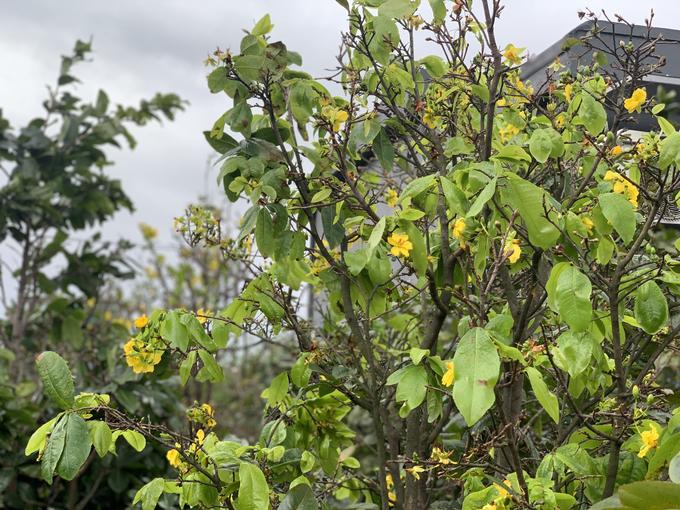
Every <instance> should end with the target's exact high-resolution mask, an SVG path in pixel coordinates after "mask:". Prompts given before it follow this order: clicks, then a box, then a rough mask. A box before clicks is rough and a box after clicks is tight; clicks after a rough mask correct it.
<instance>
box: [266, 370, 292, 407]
mask: <svg viewBox="0 0 680 510" xmlns="http://www.w3.org/2000/svg"><path fill="white" fill-rule="evenodd" d="M288 385H289V382H288V373H287V372H283V373H281V374H279V375H277V376H276V377H275V378H274V380H273V381H272V383H271V385H270V386H269V407H274V406H276V405H277V404H278V403H279V402H282V401H283V399H284V398H286V395H287V394H288Z"/></svg>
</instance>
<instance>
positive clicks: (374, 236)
mask: <svg viewBox="0 0 680 510" xmlns="http://www.w3.org/2000/svg"><path fill="white" fill-rule="evenodd" d="M386 224H387V218H386V217H385V216H383V217H382V218H380V221H378V223H376V225H375V227H373V231H372V232H371V235H370V237H369V238H368V242H367V243H366V259H367V260H368V259H370V258H371V257H372V256H373V251H374V250H375V249H376V248H377V247H378V245H379V244H380V241H382V237H383V233H384V232H385V225H386Z"/></svg>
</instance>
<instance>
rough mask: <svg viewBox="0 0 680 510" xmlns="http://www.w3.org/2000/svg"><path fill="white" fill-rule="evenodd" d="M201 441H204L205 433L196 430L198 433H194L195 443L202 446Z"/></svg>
mask: <svg viewBox="0 0 680 510" xmlns="http://www.w3.org/2000/svg"><path fill="white" fill-rule="evenodd" d="M203 441H205V432H203V429H198V432H196V442H197V443H198V444H200V445H201V446H202V445H203Z"/></svg>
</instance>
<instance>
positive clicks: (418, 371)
mask: <svg viewBox="0 0 680 510" xmlns="http://www.w3.org/2000/svg"><path fill="white" fill-rule="evenodd" d="M426 384H427V371H426V370H425V367H424V366H422V365H418V366H412V367H410V368H409V369H408V370H406V372H405V373H404V375H403V377H402V378H401V380H400V381H399V385H398V386H397V395H396V399H397V402H406V403H407V404H408V406H409V407H410V408H411V409H415V408H416V407H418V406H419V405H420V404H422V403H423V400H425V394H426V392H427V388H426V387H425V385H426Z"/></svg>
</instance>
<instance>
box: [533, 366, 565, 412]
mask: <svg viewBox="0 0 680 510" xmlns="http://www.w3.org/2000/svg"><path fill="white" fill-rule="evenodd" d="M526 372H527V375H528V376H529V382H531V388H532V389H533V390H534V394H535V395H536V398H537V399H538V401H539V402H540V404H541V405H542V406H543V408H544V409H545V410H546V411H547V413H548V415H549V416H550V417H551V418H552V419H553V420H554V422H555V423H559V420H560V406H559V403H558V401H557V397H556V396H555V395H553V394H552V393H551V392H550V390H549V389H548V385H547V384H546V383H545V381H544V380H543V376H542V375H541V373H540V372H539V371H538V370H536V369H535V368H534V367H528V368H527V369H526Z"/></svg>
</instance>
